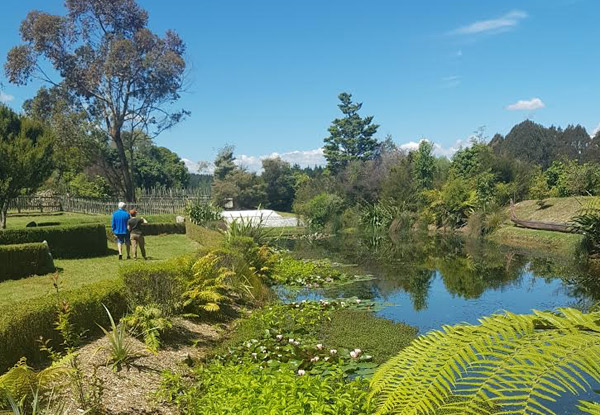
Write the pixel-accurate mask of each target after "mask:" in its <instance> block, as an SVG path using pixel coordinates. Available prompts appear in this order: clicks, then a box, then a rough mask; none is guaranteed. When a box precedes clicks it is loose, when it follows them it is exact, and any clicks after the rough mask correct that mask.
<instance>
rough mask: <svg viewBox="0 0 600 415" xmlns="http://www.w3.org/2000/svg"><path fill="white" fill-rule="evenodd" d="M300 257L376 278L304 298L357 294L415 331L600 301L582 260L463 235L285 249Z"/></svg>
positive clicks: (591, 271)
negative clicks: (377, 303) (333, 263)
mask: <svg viewBox="0 0 600 415" xmlns="http://www.w3.org/2000/svg"><path fill="white" fill-rule="evenodd" d="M288 247H290V248H292V249H293V251H294V252H296V253H297V254H298V255H300V256H303V257H314V258H321V257H328V258H331V259H333V260H336V261H339V262H344V263H352V264H355V265H356V268H357V272H361V273H369V274H373V275H374V276H376V279H375V280H373V281H369V282H362V283H358V284H354V285H352V286H345V287H343V288H342V289H337V290H326V291H316V292H315V291H311V292H303V293H301V296H303V297H320V296H327V297H336V296H354V295H356V296H360V297H363V298H377V299H381V300H383V301H385V302H387V303H390V306H389V307H386V308H385V309H384V310H383V311H381V314H382V315H383V316H385V317H388V318H392V319H394V320H400V321H404V322H407V323H409V324H413V325H416V326H418V327H419V328H420V329H421V331H427V330H430V329H432V328H439V327H440V326H441V325H443V324H453V323H458V322H463V321H468V322H476V321H477V318H479V317H481V316H483V315H487V314H491V313H494V312H498V311H501V310H508V311H511V312H515V313H527V312H529V311H530V310H531V309H553V308H556V307H561V306H577V307H581V308H585V307H589V305H590V304H593V303H594V302H596V301H597V300H598V297H599V295H600V284H599V281H600V278H599V275H600V274H599V273H598V270H597V269H596V267H595V266H593V264H592V265H590V264H588V263H587V262H586V261H580V260H578V259H577V258H560V257H551V256H545V255H543V254H542V255H541V254H539V253H537V254H535V255H534V254H532V253H529V252H525V251H519V250H514V249H509V248H506V247H501V246H498V245H494V244H491V243H486V242H483V241H477V240H467V239H464V238H462V237H460V236H456V235H448V236H436V237H418V238H417V237H411V236H406V235H405V236H404V237H402V238H396V239H395V240H392V239H391V238H384V237H381V236H377V237H374V236H366V237H365V236H360V235H353V236H344V237H337V238H332V239H329V240H326V241H318V242H311V243H309V242H301V241H297V242H294V243H291V245H288Z"/></svg>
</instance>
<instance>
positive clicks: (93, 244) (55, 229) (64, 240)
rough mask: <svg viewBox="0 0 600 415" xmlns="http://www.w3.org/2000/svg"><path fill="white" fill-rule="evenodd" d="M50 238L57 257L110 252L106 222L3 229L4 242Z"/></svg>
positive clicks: (46, 239) (15, 242)
mask: <svg viewBox="0 0 600 415" xmlns="http://www.w3.org/2000/svg"><path fill="white" fill-rule="evenodd" d="M44 241H46V242H48V246H49V247H50V252H51V253H52V256H54V257H55V258H84V257H92V256H101V255H106V253H107V244H106V230H105V228H104V225H100V224H95V225H75V226H66V225H65V226H48V227H40V228H25V229H7V230H3V231H0V245H11V244H24V243H31V242H44Z"/></svg>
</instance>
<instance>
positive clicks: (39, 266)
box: [0, 242, 56, 282]
mask: <svg viewBox="0 0 600 415" xmlns="http://www.w3.org/2000/svg"><path fill="white" fill-rule="evenodd" d="M55 269H56V268H55V267H54V261H53V260H52V256H51V255H50V251H49V249H48V244H45V243H43V242H34V243H28V244H20V245H0V282H1V281H5V280H10V279H14V280H16V279H19V278H23V277H28V276H30V275H35V274H37V275H43V274H47V273H49V272H52V271H54V270H55Z"/></svg>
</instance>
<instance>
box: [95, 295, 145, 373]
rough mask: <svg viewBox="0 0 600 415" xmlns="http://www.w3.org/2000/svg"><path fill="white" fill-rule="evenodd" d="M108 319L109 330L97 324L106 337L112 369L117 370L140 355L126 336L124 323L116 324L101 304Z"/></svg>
mask: <svg viewBox="0 0 600 415" xmlns="http://www.w3.org/2000/svg"><path fill="white" fill-rule="evenodd" d="M103 307H104V309H105V310H106V313H107V314H108V319H109V320H110V327H111V329H110V331H109V330H107V329H105V328H104V327H102V326H100V325H98V326H99V327H100V329H101V330H102V331H103V332H104V334H105V335H106V337H107V338H108V342H109V343H108V344H109V345H108V347H107V350H108V352H109V354H110V363H111V365H112V367H113V369H114V370H116V371H119V370H121V367H122V366H123V365H127V364H129V363H130V362H131V361H132V360H133V359H135V358H136V357H139V356H140V353H138V352H136V351H135V350H134V348H133V345H132V344H131V342H130V341H129V339H128V338H127V328H126V326H125V324H119V325H117V324H116V323H115V320H114V319H113V316H112V314H111V313H110V311H109V310H108V308H106V306H105V305H103Z"/></svg>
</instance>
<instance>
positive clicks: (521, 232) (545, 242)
mask: <svg viewBox="0 0 600 415" xmlns="http://www.w3.org/2000/svg"><path fill="white" fill-rule="evenodd" d="M488 239H489V240H491V241H494V242H496V243H499V244H502V245H507V246H513V247H515V248H523V249H527V250H532V251H542V252H545V253H556V254H561V255H573V254H575V253H576V252H577V250H578V248H579V246H580V245H581V242H582V240H583V236H581V235H578V234H573V233H563V232H551V231H540V230H536V229H525V228H518V227H516V226H513V225H506V226H503V227H501V228H500V229H498V230H496V231H494V232H493V233H492V234H491V235H489V236H488Z"/></svg>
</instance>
